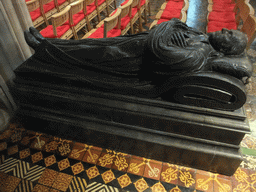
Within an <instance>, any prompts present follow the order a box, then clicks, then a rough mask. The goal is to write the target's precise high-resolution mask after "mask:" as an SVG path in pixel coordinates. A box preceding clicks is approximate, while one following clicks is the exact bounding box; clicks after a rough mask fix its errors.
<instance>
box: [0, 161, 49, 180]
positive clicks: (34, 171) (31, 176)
mask: <svg viewBox="0 0 256 192" xmlns="http://www.w3.org/2000/svg"><path fill="white" fill-rule="evenodd" d="M44 170H45V167H41V166H39V165H34V166H32V167H31V166H30V165H29V163H28V162H25V161H21V160H18V159H14V158H9V159H7V160H5V161H4V162H3V164H1V165H0V171H2V172H4V173H9V172H12V175H13V176H16V177H19V178H21V179H26V180H30V181H36V180H38V179H39V178H40V176H41V174H42V172H43V171H44Z"/></svg>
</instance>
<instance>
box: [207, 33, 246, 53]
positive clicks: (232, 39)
mask: <svg viewBox="0 0 256 192" xmlns="http://www.w3.org/2000/svg"><path fill="white" fill-rule="evenodd" d="M209 41H210V44H211V45H212V47H213V48H214V49H215V50H216V51H219V52H221V53H224V54H225V55H240V54H241V53H243V52H244V50H245V48H246V44H247V37H246V35H245V34H244V33H242V32H240V31H237V30H228V29H225V28H224V29H222V30H221V31H216V32H213V33H210V34H209Z"/></svg>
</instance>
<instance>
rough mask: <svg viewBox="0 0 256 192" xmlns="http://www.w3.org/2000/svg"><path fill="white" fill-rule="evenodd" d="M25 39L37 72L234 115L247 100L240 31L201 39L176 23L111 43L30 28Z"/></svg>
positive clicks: (247, 66)
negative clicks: (50, 34)
mask: <svg viewBox="0 0 256 192" xmlns="http://www.w3.org/2000/svg"><path fill="white" fill-rule="evenodd" d="M25 38H26V41H27V43H28V44H29V45H30V46H31V47H32V48H34V49H35V54H34V55H33V56H32V59H31V62H33V63H35V66H37V70H40V71H41V72H42V73H45V74H46V75H47V74H51V75H53V76H55V75H56V76H58V75H59V76H62V74H61V73H62V72H63V73H64V74H68V75H66V76H65V75H63V76H62V78H63V79H72V80H75V79H76V81H79V83H84V87H88V88H91V89H96V90H105V91H110V92H112V93H119V94H124V95H133V96H138V97H143V98H158V97H161V98H163V99H164V100H169V101H177V102H179V103H183V104H189V105H197V106H202V107H208V108H209V107H210V108H217V109H222V110H235V109H238V108H240V107H242V106H243V104H244V103H245V101H246V96H245V91H244V89H243V83H242V82H243V81H241V80H244V79H245V78H249V77H250V76H251V74H252V65H251V63H250V61H249V59H248V58H247V56H246V53H245V47H246V43H247V39H246V36H245V35H244V34H243V33H242V32H239V31H236V30H230V31H229V30H226V29H223V30H222V31H218V32H214V33H211V34H208V35H206V34H203V33H201V32H199V31H197V30H195V29H192V28H190V27H188V26H187V25H186V24H185V23H182V22H181V21H179V20H178V19H172V20H171V21H169V22H165V23H163V24H161V25H159V26H157V27H155V28H154V29H152V30H151V31H148V32H144V33H140V34H136V35H128V36H120V37H116V38H105V39H84V40H78V41H77V40H60V39H45V38H43V37H42V36H41V35H40V33H39V32H38V31H37V30H36V29H34V28H31V29H30V32H25ZM37 63H38V64H37ZM55 73H56V74H55ZM222 74H223V75H222ZM78 77H79V79H78Z"/></svg>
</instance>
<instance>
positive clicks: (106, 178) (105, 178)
mask: <svg viewBox="0 0 256 192" xmlns="http://www.w3.org/2000/svg"><path fill="white" fill-rule="evenodd" d="M101 176H102V179H103V181H104V182H105V184H107V183H109V182H111V181H113V180H114V179H116V178H115V175H114V173H113V171H112V170H108V171H106V172H104V173H102V174H101Z"/></svg>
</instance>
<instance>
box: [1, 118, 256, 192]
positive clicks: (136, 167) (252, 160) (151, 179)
mask: <svg viewBox="0 0 256 192" xmlns="http://www.w3.org/2000/svg"><path fill="white" fill-rule="evenodd" d="M242 146H243V147H244V149H248V150H252V151H254V152H255V150H253V149H256V139H255V138H254V137H251V136H250V135H247V136H246V137H245V138H244V140H243V142H242ZM243 153H244V154H243V157H244V161H243V162H242V164H241V166H240V167H239V168H238V169H237V171H236V173H235V174H234V175H233V176H231V177H228V176H225V175H220V174H214V173H210V172H206V171H202V170H196V169H192V168H188V167H182V166H177V165H174V164H169V163H166V162H159V161H155V160H152V159H145V158H143V157H138V156H134V155H129V154H124V153H120V152H117V151H112V150H108V149H103V148H99V147H96V146H90V145H87V144H86V143H78V142H73V141H70V140H63V139H61V138H58V137H54V136H51V135H46V134H42V133H38V132H33V131H30V130H26V129H25V128H23V127H22V126H21V125H20V124H18V123H12V124H10V127H9V128H8V129H7V130H5V131H4V132H3V133H2V134H1V135H0V191H1V192H32V191H33V192H60V191H63V192H64V191H67V192H72V191H76V192H78V191H81V192H82V191H101V192H103V191H117V192H118V191H140V192H142V191H145V192H149V191H154V192H160V191H161V192H162V191H163V192H164V191H168V192H180V191H182V192H183V191H191V192H196V191H207V192H213V191H214V192H217V191H220V192H228V191H237V192H238V191H244V192H253V191H256V155H255V153H254V154H250V155H247V153H248V151H246V150H243Z"/></svg>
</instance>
